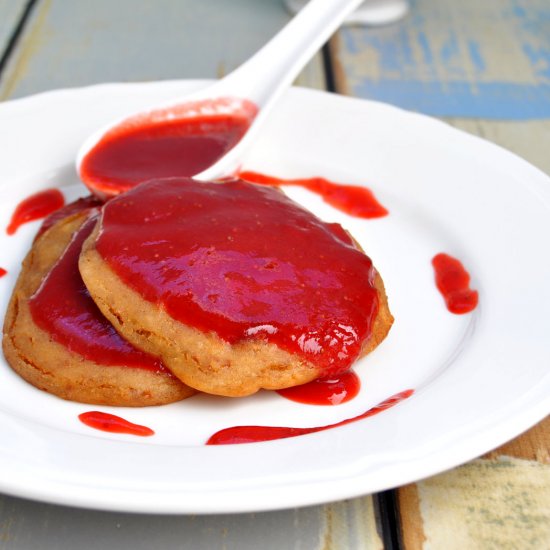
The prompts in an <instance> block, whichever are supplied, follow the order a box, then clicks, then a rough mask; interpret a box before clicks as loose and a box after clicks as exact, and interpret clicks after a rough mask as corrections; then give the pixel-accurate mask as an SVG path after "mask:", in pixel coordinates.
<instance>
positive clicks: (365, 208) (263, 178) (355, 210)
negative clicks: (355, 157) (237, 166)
mask: <svg viewBox="0 0 550 550" xmlns="http://www.w3.org/2000/svg"><path fill="white" fill-rule="evenodd" d="M239 177H240V178H242V179H243V180H246V181H249V182H252V183H257V184H260V185H276V186H279V185H294V186H299V187H303V188H305V189H308V190H309V191H312V192H313V193H317V194H318V195H320V196H321V197H322V199H323V200H324V201H325V202H326V203H328V204H330V205H331V206H333V207H334V208H336V209H338V210H340V211H342V212H344V213H345V214H349V215H350V216H355V217H357V218H382V217H384V216H387V215H388V214H389V212H388V210H387V209H386V208H385V207H384V206H382V205H381V204H380V203H379V202H378V200H377V199H376V197H375V196H374V194H373V192H372V191H371V190H370V189H367V188H366V187H361V186H359V185H345V184H342V183H334V182H332V181H329V180H327V179H325V178H319V177H316V178H303V179H281V178H275V177H273V176H267V175H265V174H259V173H258V172H250V171H243V172H240V173H239Z"/></svg>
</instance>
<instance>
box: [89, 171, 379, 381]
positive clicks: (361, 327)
mask: <svg viewBox="0 0 550 550" xmlns="http://www.w3.org/2000/svg"><path fill="white" fill-rule="evenodd" d="M96 249H97V251H98V252H99V254H100V255H101V256H102V257H103V259H104V260H105V261H106V262H107V263H108V264H109V266H110V267H111V268H112V269H113V270H114V271H115V273H116V274H117V275H118V276H119V277H120V278H121V279H122V280H123V281H124V282H125V283H126V284H127V285H129V286H130V287H131V288H133V289H134V290H135V291H136V292H138V293H139V294H140V295H141V296H142V297H143V298H144V299H145V300H148V301H149V302H152V303H156V304H159V305H160V306H161V307H162V308H164V310H165V311H166V312H167V313H168V314H169V315H170V316H171V317H172V318H173V319H176V320H178V321H180V322H182V323H184V324H186V325H189V326H192V327H195V328H196V329H198V330H201V331H203V332H209V331H214V332H216V333H217V335H218V336H219V337H220V338H222V339H224V340H225V341H227V342H230V343H235V342H238V341H242V340H254V339H260V340H264V341H268V342H273V343H276V344H277V345H278V346H279V347H281V348H283V349H286V350H288V351H290V352H291V353H296V354H299V355H300V356H302V357H305V358H306V359H307V360H308V361H311V362H312V363H313V364H315V365H316V366H317V367H318V368H319V369H320V370H321V372H322V375H323V376H332V375H334V374H336V373H340V372H343V371H346V370H348V369H349V368H350V366H351V364H352V363H353V362H354V361H355V360H356V359H357V357H358V356H359V354H360V352H361V346H362V344H363V342H364V341H365V340H366V339H367V338H368V337H369V336H370V334H371V331H372V324H373V322H374V319H375V317H376V314H377V312H378V307H379V301H378V292H377V290H376V288H375V287H374V276H375V273H376V272H375V270H374V267H373V265H372V262H371V260H370V259H369V258H368V257H367V256H366V255H364V254H363V253H362V252H361V251H359V250H358V249H357V248H356V246H355V244H354V243H353V241H352V240H351V238H350V237H349V235H348V234H347V233H346V232H345V231H344V230H343V229H342V227H341V226H339V225H337V224H327V223H325V222H322V221H321V220H319V219H318V218H316V217H315V216H314V215H313V214H311V213H310V212H308V211H307V210H305V209H303V208H301V207H300V206H298V205H297V204H296V203H294V202H292V201H291V200H290V199H289V198H288V197H286V196H285V195H284V194H282V193H280V192H278V191H277V190H276V189H273V188H271V187H262V186H258V185H253V184H249V183H246V182H244V181H241V180H232V181H228V182H226V183H209V182H202V181H201V182H199V181H197V180H192V179H190V178H169V179H161V180H154V181H150V182H147V183H144V184H142V185H140V186H138V187H136V188H134V189H132V190H131V191H129V192H127V193H125V194H123V195H120V196H118V197H115V198H113V199H112V200H110V201H109V202H108V203H107V204H106V205H105V206H104V207H103V216H102V225H101V232H100V234H99V236H98V239H97V241H96Z"/></svg>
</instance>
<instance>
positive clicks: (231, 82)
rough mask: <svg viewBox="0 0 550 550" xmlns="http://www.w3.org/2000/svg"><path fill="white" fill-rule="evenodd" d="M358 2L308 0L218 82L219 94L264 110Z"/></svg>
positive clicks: (354, 0)
mask: <svg viewBox="0 0 550 550" xmlns="http://www.w3.org/2000/svg"><path fill="white" fill-rule="evenodd" d="M361 2H362V0H310V2H309V3H308V4H307V5H306V6H305V7H304V8H303V9H302V10H301V11H300V12H299V13H298V14H297V15H296V16H295V17H294V18H293V19H292V20H291V21H290V22H289V23H288V24H287V25H286V26H285V27H284V28H283V29H282V30H281V31H279V33H278V34H276V35H275V36H274V37H273V38H272V39H271V40H270V41H269V42H268V43H267V44H266V45H265V46H264V47H263V48H261V49H260V50H259V51H258V52H257V53H256V54H255V55H253V56H252V57H251V58H250V59H249V60H248V61H246V62H245V63H243V64H242V65H241V66H240V67H238V68H237V69H236V70H235V71H233V72H232V73H231V74H229V75H228V76H227V77H225V78H224V79H223V80H222V81H220V83H219V94H220V95H232V96H236V97H245V98H247V99H249V100H251V101H253V102H254V103H256V104H257V105H258V106H260V108H261V109H262V110H264V109H265V107H266V103H272V102H273V101H275V100H276V99H277V97H278V96H279V95H280V93H281V92H282V91H283V90H285V89H286V88H288V86H290V85H291V84H292V82H293V80H294V79H295V78H296V76H297V75H298V73H299V72H300V70H301V69H302V67H303V66H304V65H305V64H306V63H307V62H308V61H309V60H310V59H311V57H313V55H314V54H315V52H316V51H317V50H318V49H319V48H320V47H321V46H322V45H323V44H324V43H325V42H326V41H327V40H328V39H329V38H330V36H331V35H332V34H333V33H334V31H335V30H336V29H337V28H338V27H339V26H340V23H341V22H342V21H343V20H344V19H345V18H346V16H347V15H349V14H350V13H351V12H352V11H353V10H354V9H355V8H357V7H358V6H359V5H360V4H361Z"/></svg>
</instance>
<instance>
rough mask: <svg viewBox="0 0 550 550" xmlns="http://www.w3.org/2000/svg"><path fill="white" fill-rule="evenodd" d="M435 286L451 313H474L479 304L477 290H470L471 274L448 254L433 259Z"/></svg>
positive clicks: (438, 255)
mask: <svg viewBox="0 0 550 550" xmlns="http://www.w3.org/2000/svg"><path fill="white" fill-rule="evenodd" d="M432 265H433V268H434V271H435V284H436V286H437V288H438V289H439V292H441V295H442V296H443V298H444V300H445V304H446V305H447V309H448V310H449V311H450V312H451V313H455V314H459V315H460V314H463V313H470V312H471V311H473V310H474V309H475V308H476V306H477V303H478V298H479V297H478V293H477V290H472V289H471V288H470V274H469V273H468V272H467V271H466V269H465V268H464V266H463V265H462V263H461V262H460V261H459V260H457V259H456V258H453V257H452V256H449V255H448V254H443V253H441V254H437V255H436V256H434V258H433V259H432Z"/></svg>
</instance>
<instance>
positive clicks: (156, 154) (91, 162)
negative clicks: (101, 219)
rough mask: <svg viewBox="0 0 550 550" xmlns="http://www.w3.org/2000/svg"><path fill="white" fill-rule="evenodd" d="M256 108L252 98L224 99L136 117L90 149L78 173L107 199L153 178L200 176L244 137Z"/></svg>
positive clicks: (94, 190) (112, 131)
mask: <svg viewBox="0 0 550 550" xmlns="http://www.w3.org/2000/svg"><path fill="white" fill-rule="evenodd" d="M257 111H258V109H257V107H256V106H255V105H254V104H253V103H251V102H250V101H246V100H241V99H236V98H220V99H217V100H203V101H197V102H190V103H185V104H182V105H180V106H179V107H174V108H171V109H170V110H159V111H153V112H151V113H147V114H144V115H138V116H135V117H132V118H130V119H127V120H126V121H124V122H123V123H121V124H120V125H118V126H116V127H115V128H113V129H112V130H111V131H109V132H108V133H107V134H106V135H105V136H104V137H103V138H102V139H101V141H99V143H97V144H96V145H95V146H94V147H93V148H92V150H91V151H90V152H89V153H88V154H87V155H86V157H85V158H84V159H83V161H82V165H81V169H80V175H81V177H82V180H83V181H84V183H86V185H87V186H88V187H89V188H90V189H91V190H92V192H93V193H94V194H96V195H98V196H100V197H105V196H112V195H116V194H118V193H121V192H123V191H127V190H128V189H131V188H132V187H134V186H135V185H137V184H138V183H140V182H143V181H147V180H150V179H153V178H163V177H173V176H192V175H194V174H198V173H200V172H202V171H203V170H205V169H206V168H208V167H210V166H212V165H213V164H214V163H215V162H216V161H217V160H218V159H220V158H221V157H222V156H224V155H225V154H226V153H227V152H228V151H229V150H230V149H232V148H233V147H234V146H235V145H236V144H237V143H238V142H239V141H240V140H241V138H242V137H243V136H244V134H245V133H246V132H247V130H248V128H249V126H250V124H251V123H252V121H253V120H254V118H255V116H256V113H257Z"/></svg>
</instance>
